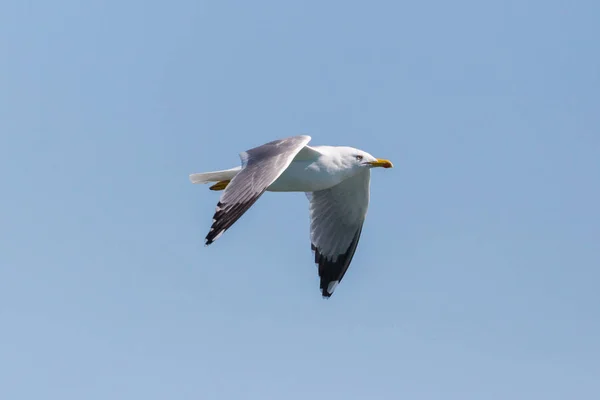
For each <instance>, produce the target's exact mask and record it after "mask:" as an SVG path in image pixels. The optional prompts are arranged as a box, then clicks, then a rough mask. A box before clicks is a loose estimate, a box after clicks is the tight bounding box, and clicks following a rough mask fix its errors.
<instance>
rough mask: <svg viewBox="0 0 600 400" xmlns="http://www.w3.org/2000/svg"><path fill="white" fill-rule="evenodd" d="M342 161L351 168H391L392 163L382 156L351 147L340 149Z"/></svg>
mask: <svg viewBox="0 0 600 400" xmlns="http://www.w3.org/2000/svg"><path fill="white" fill-rule="evenodd" d="M342 158H343V162H344V164H345V165H346V166H349V167H352V169H356V170H359V169H363V168H377V167H381V168H393V167H394V165H393V164H392V162H391V161H389V160H385V159H383V158H376V157H373V156H372V155H370V154H369V153H367V152H366V151H362V150H359V149H355V148H353V147H345V148H343V150H342Z"/></svg>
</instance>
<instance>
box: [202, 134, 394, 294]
mask: <svg viewBox="0 0 600 400" xmlns="http://www.w3.org/2000/svg"><path fill="white" fill-rule="evenodd" d="M310 139H311V138H310V137H309V136H294V137H290V138H286V139H281V140H275V141H272V142H269V143H267V144H264V145H262V146H258V147H255V148H253V149H250V150H247V151H245V152H243V153H241V154H240V158H241V161H242V166H241V168H240V167H236V168H232V169H230V170H225V171H217V172H212V173H204V174H192V175H190V179H191V180H192V182H193V183H209V182H216V183H214V184H213V185H212V186H211V187H210V189H211V190H217V191H222V194H221V197H220V199H219V201H218V203H217V206H216V209H215V213H214V215H213V222H212V225H211V227H210V230H209V232H208V234H207V235H206V239H205V243H206V245H207V246H208V245H210V244H212V243H213V242H214V241H216V240H217V239H218V238H219V237H220V236H221V235H222V234H223V233H224V232H225V231H226V230H227V229H229V228H230V227H231V226H232V225H233V224H234V223H235V222H236V221H237V220H238V219H239V218H240V217H241V216H242V215H243V214H244V213H245V212H246V211H247V210H248V209H249V208H250V207H251V206H252V205H253V204H254V203H255V202H256V201H257V200H258V199H259V198H260V197H261V196H262V194H263V193H264V192H265V191H267V190H271V189H274V191H279V190H278V189H279V188H282V189H283V190H281V191H304V192H306V196H307V197H308V199H309V203H310V204H309V213H310V221H311V223H310V235H311V249H312V250H313V252H314V256H315V263H316V264H317V265H318V272H319V277H320V289H321V293H322V295H323V297H324V298H329V297H330V296H331V295H332V294H333V291H334V290H335V287H336V286H337V284H338V283H339V282H341V280H342V278H343V277H344V275H345V273H346V271H347V269H348V267H349V265H350V263H351V261H352V258H353V257H354V253H355V252H356V248H357V246H358V242H359V239H360V236H361V232H362V227H363V223H364V220H365V216H366V213H367V208H368V204H369V183H370V170H369V168H364V169H363V170H359V171H358V172H357V173H354V174H353V175H351V176H350V177H347V178H345V179H342V178H340V176H342V175H341V173H339V174H338V175H339V176H337V177H332V176H331V175H332V174H331V173H330V172H328V173H329V175H327V174H325V173H324V172H319V173H320V175H319V176H316V175H315V176H311V177H310V178H311V179H310V180H309V179H305V180H306V181H307V182H311V183H310V184H312V185H316V186H318V187H317V188H318V189H320V190H303V189H307V188H309V189H311V188H312V186H311V187H309V186H305V185H304V183H302V184H301V183H299V182H300V181H297V180H294V179H299V178H302V179H304V178H306V177H305V176H304V175H303V174H304V173H303V172H299V173H298V174H299V175H298V177H299V178H298V177H297V176H295V175H294V174H295V173H296V171H302V169H301V168H299V167H298V165H300V164H299V163H303V164H301V165H302V168H305V164H306V165H307V166H308V167H306V169H310V168H313V167H314V168H313V169H315V170H318V168H317V167H319V166H320V165H318V163H321V164H323V165H324V166H325V167H329V166H328V165H326V163H327V160H328V159H329V158H332V156H329V155H328V154H324V155H323V154H321V153H319V151H317V150H315V149H317V148H314V149H313V148H311V147H308V146H306V144H307V143H308V142H309V141H310ZM365 154H366V153H365ZM336 156H337V155H336ZM369 156H370V155H369ZM370 157H372V156H370ZM373 159H374V158H373ZM374 160H376V161H370V162H369V163H370V164H372V165H375V164H378V163H379V164H382V165H376V166H385V167H386V168H387V167H388V166H386V165H383V164H385V163H386V162H387V163H389V161H387V160H379V159H374ZM292 163H294V166H293V167H291V168H290V169H289V170H288V171H287V172H286V170H287V169H288V167H290V164H292ZM311 163H312V164H311ZM389 165H390V166H391V163H389ZM331 169H332V168H329V170H331ZM322 170H326V168H322ZM329 170H328V171H329ZM282 175H283V176H282ZM280 177H281V179H278V178H280ZM336 179H337V180H336ZM319 180H320V181H319ZM302 182H304V181H302ZM312 182H317V183H312ZM327 182H330V184H329V185H326V183H327ZM294 185H296V186H294ZM323 187H326V188H325V189H322V188H323ZM295 188H299V189H300V190H293V189H295ZM289 189H291V190H289Z"/></svg>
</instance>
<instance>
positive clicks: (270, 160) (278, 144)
mask: <svg viewBox="0 0 600 400" xmlns="http://www.w3.org/2000/svg"><path fill="white" fill-rule="evenodd" d="M310 139H311V138H310V136H306V135H301V136H293V137H289V138H286V139H281V140H274V141H272V142H269V143H266V144H263V145H262V146H258V147H255V148H253V149H250V150H247V151H245V152H243V153H240V158H241V161H242V170H241V171H240V172H239V173H238V174H237V175H236V176H235V177H234V178H233V179H232V180H231V182H229V184H228V185H227V188H226V189H225V191H224V192H223V194H222V195H221V198H220V200H219V202H218V203H217V208H216V212H215V215H214V217H213V223H212V226H211V228H210V231H209V232H208V235H206V245H209V244H211V243H213V242H214V241H215V240H217V239H218V238H219V236H221V235H222V234H223V233H224V232H225V231H226V230H227V229H229V228H230V227H231V226H232V225H233V224H234V223H235V222H236V221H237V220H238V219H239V218H240V217H241V216H242V215H243V214H244V213H245V212H246V211H247V210H248V209H249V208H250V207H251V206H252V205H253V204H254V203H255V202H256V200H258V198H259V197H260V196H262V194H263V193H264V192H265V190H266V189H267V187H269V185H271V183H273V182H274V181H275V180H276V179H277V178H279V176H280V175H281V174H282V173H283V171H285V170H286V168H287V167H288V166H289V165H290V163H291V162H292V160H293V159H294V157H295V156H296V154H297V153H298V152H299V151H300V150H302V148H303V147H304V146H305V145H306V144H307V143H308V142H309V141H310Z"/></svg>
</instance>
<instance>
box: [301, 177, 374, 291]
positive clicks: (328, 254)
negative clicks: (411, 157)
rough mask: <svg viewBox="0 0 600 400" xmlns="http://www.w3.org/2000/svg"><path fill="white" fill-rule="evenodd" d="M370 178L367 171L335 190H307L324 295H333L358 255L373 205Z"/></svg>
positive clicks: (314, 246) (333, 188) (311, 235)
mask: <svg viewBox="0 0 600 400" xmlns="http://www.w3.org/2000/svg"><path fill="white" fill-rule="evenodd" d="M370 177H371V175H370V171H369V170H365V171H363V172H361V173H359V174H357V175H355V176H354V177H352V178H348V179H346V180H345V181H343V182H342V183H340V184H339V185H336V186H334V187H332V188H331V189H327V190H321V191H318V192H313V193H307V197H308V198H309V200H310V219H311V223H310V237H311V248H312V250H313V251H314V252H315V263H317V265H318V266H319V277H320V278H321V283H320V287H321V293H322V295H323V297H330V296H331V295H332V294H333V291H334V290H335V287H336V286H337V284H338V283H339V282H341V280H342V278H343V277H344V274H345V273H346V271H347V270H348V267H349V266H350V262H351V261H352V258H353V257H354V252H355V251H356V247H357V246H358V241H359V239H360V234H361V231H362V227H363V223H364V221H365V217H366V215H367V209H368V207H369V184H370Z"/></svg>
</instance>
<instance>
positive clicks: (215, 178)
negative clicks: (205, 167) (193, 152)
mask: <svg viewBox="0 0 600 400" xmlns="http://www.w3.org/2000/svg"><path fill="white" fill-rule="evenodd" d="M241 169H242V167H235V168H231V169H226V170H223V171H213V172H200V173H197V174H191V175H190V181H191V182H192V183H194V184H195V183H209V182H219V181H230V180H232V179H233V177H234V176H236V175H237V174H238V172H240V170H241Z"/></svg>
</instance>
